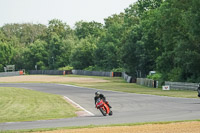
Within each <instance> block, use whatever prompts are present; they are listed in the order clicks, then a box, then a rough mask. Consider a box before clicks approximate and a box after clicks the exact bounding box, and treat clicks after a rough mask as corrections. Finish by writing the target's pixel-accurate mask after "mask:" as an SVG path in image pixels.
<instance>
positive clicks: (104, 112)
mask: <svg viewBox="0 0 200 133" xmlns="http://www.w3.org/2000/svg"><path fill="white" fill-rule="evenodd" d="M99 110H100V111H101V113H102V114H103V116H106V111H105V110H103V109H102V108H99Z"/></svg>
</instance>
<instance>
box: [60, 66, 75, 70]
mask: <svg viewBox="0 0 200 133" xmlns="http://www.w3.org/2000/svg"><path fill="white" fill-rule="evenodd" d="M72 69H74V68H73V67H71V66H65V67H60V68H58V70H72Z"/></svg>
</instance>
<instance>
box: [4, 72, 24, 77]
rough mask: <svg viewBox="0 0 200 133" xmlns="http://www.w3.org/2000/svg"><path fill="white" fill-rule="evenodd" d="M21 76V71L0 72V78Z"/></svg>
mask: <svg viewBox="0 0 200 133" xmlns="http://www.w3.org/2000/svg"><path fill="white" fill-rule="evenodd" d="M22 74H23V71H15V72H1V73H0V77H8V76H19V75H22Z"/></svg>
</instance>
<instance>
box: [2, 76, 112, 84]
mask: <svg viewBox="0 0 200 133" xmlns="http://www.w3.org/2000/svg"><path fill="white" fill-rule="evenodd" d="M0 82H3V83H8V82H12V83H16V82H45V83H67V82H74V83H99V82H109V81H107V80H102V79H98V78H81V77H67V76H48V75H22V76H13V77H0Z"/></svg>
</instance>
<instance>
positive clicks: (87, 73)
mask: <svg viewBox="0 0 200 133" xmlns="http://www.w3.org/2000/svg"><path fill="white" fill-rule="evenodd" d="M72 74H75V75H87V76H105V77H112V72H98V71H84V70H72Z"/></svg>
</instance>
